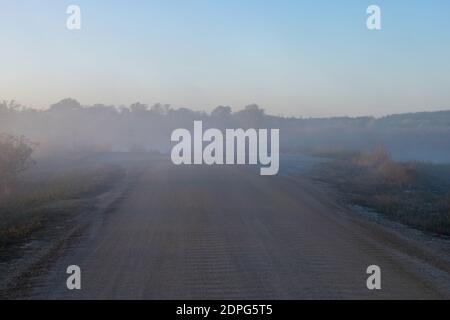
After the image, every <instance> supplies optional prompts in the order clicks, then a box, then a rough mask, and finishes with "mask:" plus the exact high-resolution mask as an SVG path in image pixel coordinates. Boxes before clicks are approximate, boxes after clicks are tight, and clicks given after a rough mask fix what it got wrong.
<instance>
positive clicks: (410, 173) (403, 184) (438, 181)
mask: <svg viewBox="0 0 450 320" xmlns="http://www.w3.org/2000/svg"><path fill="white" fill-rule="evenodd" d="M330 159H331V161H330V162H327V163H321V164H318V165H317V166H316V167H315V168H314V170H313V176H314V177H315V178H316V179H319V180H321V181H323V182H326V183H328V184H330V185H332V186H333V187H335V188H336V189H337V190H338V191H339V192H340V193H341V194H342V195H343V197H344V199H346V200H347V201H348V202H351V203H352V204H355V205H359V206H363V207H366V208H370V209H372V210H374V211H376V212H378V213H380V214H382V215H384V216H385V217H387V218H390V219H393V220H395V221H398V222H401V223H403V224H406V225H408V226H411V227H414V228H417V229H420V230H422V231H426V232H431V233H434V234H438V235H445V236H450V165H437V164H431V163H397V162H394V161H392V160H391V158H390V156H389V154H388V153H387V152H386V151H385V150H384V149H383V148H377V149H376V150H375V151H374V152H373V153H359V154H356V155H355V154H351V153H349V154H347V155H346V156H343V154H342V153H340V154H339V155H338V156H337V157H333V156H330Z"/></svg>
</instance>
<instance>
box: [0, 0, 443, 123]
mask: <svg viewBox="0 0 450 320" xmlns="http://www.w3.org/2000/svg"><path fill="white" fill-rule="evenodd" d="M0 3H1V5H2V12H1V13H0V15H1V17H2V19H0V37H1V38H2V39H3V40H4V43H5V46H4V48H3V49H2V51H1V53H0V61H2V65H1V69H2V75H3V77H2V78H1V80H0V87H1V88H2V90H1V92H0V99H2V100H16V101H18V102H19V103H21V104H23V105H25V106H28V107H32V108H46V107H47V106H49V105H50V104H53V103H55V102H57V101H59V100H61V99H63V98H65V97H74V98H76V99H79V101H81V102H82V103H83V104H95V103H104V104H114V105H129V104H131V103H133V102H135V101H141V102H143V103H148V104H150V105H151V104H153V103H156V102H160V103H168V104H172V105H173V106H176V107H189V108H192V109H194V110H197V111H200V110H204V111H211V110H212V109H213V108H214V107H216V106H218V105H230V106H232V107H233V109H236V110H237V109H240V108H242V107H243V106H245V105H248V104H253V103H257V104H259V105H260V106H261V107H263V108H264V109H265V110H266V111H267V113H268V114H273V115H283V116H296V117H300V116H302V117H325V116H330V117H331V116H363V115H372V116H382V115H388V114H397V113H405V112H419V111H435V110H443V109H449V108H450V91H449V90H448V88H449V87H450V77H449V76H448V74H449V73H450V63H449V62H448V57H449V56H450V34H449V33H448V32H445V31H446V30H448V29H449V27H450V10H449V9H450V3H449V2H448V1H440V0H434V1H427V2H424V1H414V5H411V1H403V0H402V1H395V2H392V1H382V0H380V1H377V2H376V4H377V5H379V6H380V7H381V10H382V30H379V31H369V30H368V29H367V28H366V25H365V23H366V18H367V14H366V9H367V7H368V6H369V5H371V4H373V3H372V2H369V1H346V2H343V3H336V2H331V1H325V0H321V1H315V2H314V3H308V2H304V1H291V0H284V1H280V2H276V3H275V2H273V3H261V2H259V1H247V2H245V3H242V2H241V1H227V2H226V3H224V2H222V3H221V2H211V1H200V0H199V1H192V2H190V3H189V4H188V3H183V2H179V1H164V2H158V1H146V2H145V3H132V4H130V3H128V2H125V1H121V2H114V3H111V2H107V1H96V2H95V3H93V2H90V1H85V0H79V1H76V3H73V2H71V1H61V2H58V3H55V2H54V1H48V0H47V1H35V0H31V1H27V2H6V1H2V0H0ZM70 4H77V5H79V6H80V8H81V17H82V28H81V30H78V31H69V30H67V29H66V19H67V17H68V15H67V14H66V8H67V6H68V5H70ZM5 62H6V63H5Z"/></svg>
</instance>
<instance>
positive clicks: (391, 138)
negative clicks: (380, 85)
mask: <svg viewBox="0 0 450 320" xmlns="http://www.w3.org/2000/svg"><path fill="white" fill-rule="evenodd" d="M194 120H202V121H203V124H204V127H205V128H209V127H212V128H219V129H225V128H244V129H246V128H279V129H280V139H281V141H280V145H281V151H282V152H300V151H317V150H319V151H320V150H340V149H342V150H348V149H358V150H361V149H368V148H372V147H373V146H375V145H379V144H383V145H385V146H386V147H387V148H388V149H389V150H390V152H391V153H392V155H393V157H394V158H396V159H399V160H426V161H439V162H450V111H439V112H422V113H408V114H399V115H391V116H386V117H382V118H375V117H370V116H368V117H357V118H351V117H337V118H294V117H279V116H272V115H268V114H266V113H265V112H264V110H263V109H261V108H260V107H259V106H257V105H249V106H246V107H245V108H243V109H242V110H238V111H234V110H232V109H231V108H230V107H228V106H219V107H217V108H215V109H214V110H213V111H212V112H211V113H206V112H199V111H193V110H190V109H188V108H177V109H174V108H172V107H170V106H169V105H162V104H155V105H153V106H148V105H145V104H141V103H135V104H132V105H130V106H129V107H123V106H122V107H116V106H108V105H102V104H96V105H92V106H82V105H81V104H80V103H79V102H78V101H76V100H73V99H64V100H62V101H60V102H58V103H56V104H53V105H51V106H50V107H49V108H48V109H45V110H36V109H31V108H26V107H23V106H20V105H18V104H16V103H15V102H1V103H0V133H8V134H12V135H16V136H22V135H23V136H25V137H26V138H27V139H29V140H31V141H33V142H34V143H36V144H37V145H38V147H37V150H36V153H37V154H38V155H39V154H40V155H43V154H47V153H49V152H78V151H124V152H126V151H139V152H141V151H159V152H168V151H169V150H170V148H171V142H170V135H171V133H172V131H173V130H174V129H177V128H188V129H190V128H192V126H193V121H194Z"/></svg>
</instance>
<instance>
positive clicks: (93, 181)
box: [0, 165, 123, 247]
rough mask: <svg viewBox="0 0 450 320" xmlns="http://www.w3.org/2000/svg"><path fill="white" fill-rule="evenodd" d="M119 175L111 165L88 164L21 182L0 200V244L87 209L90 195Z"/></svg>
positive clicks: (8, 242)
mask: <svg viewBox="0 0 450 320" xmlns="http://www.w3.org/2000/svg"><path fill="white" fill-rule="evenodd" d="M122 175H123V172H122V171H121V169H120V168H118V167H115V166H111V165H90V166H83V167H77V168H72V169H70V170H59V171H58V172H56V173H52V174H50V175H45V176H43V177H42V176H41V177H39V178H37V179H30V180H26V181H22V184H21V187H20V188H19V189H18V190H17V191H16V192H15V193H14V194H13V195H12V196H11V197H9V198H8V199H7V200H5V201H3V202H1V203H0V247H3V246H6V245H8V244H10V243H13V242H16V241H18V240H21V239H24V238H26V237H29V236H30V235H32V234H33V232H35V231H37V230H40V229H42V228H43V227H45V226H46V225H48V224H49V223H51V222H54V221H58V219H64V218H67V217H70V215H73V214H76V213H77V212H80V211H81V210H84V209H86V208H88V207H89V206H90V205H91V203H92V201H89V199H90V198H92V197H95V196H97V195H99V194H101V193H102V192H104V191H106V190H107V189H108V188H110V187H111V186H112V185H113V184H114V183H115V182H117V181H118V180H119V179H120V177H121V176H122Z"/></svg>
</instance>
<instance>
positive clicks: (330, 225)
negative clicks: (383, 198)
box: [27, 162, 450, 299]
mask: <svg viewBox="0 0 450 320" xmlns="http://www.w3.org/2000/svg"><path fill="white" fill-rule="evenodd" d="M95 219H96V221H94V222H93V223H92V226H91V228H89V229H88V230H87V231H86V232H85V234H83V236H82V237H81V238H80V239H77V241H74V242H73V243H71V244H70V245H69V246H68V247H66V248H64V250H63V251H64V254H62V255H61V256H60V257H59V258H57V259H56V260H55V261H54V262H53V263H52V264H50V265H49V267H48V270H45V272H44V273H43V274H42V276H40V277H39V278H38V279H36V280H35V281H34V287H33V290H31V291H32V292H30V293H28V294H27V297H29V298H39V299H42V298H64V299H79V298H81V299H313V298H319V299H328V298H332V299H334V298H338V299H343V298H369V299H370V298H449V297H450V294H449V292H450V290H449V288H450V276H449V272H450V266H449V264H448V258H449V252H445V251H442V250H440V249H438V248H435V247H433V246H428V245H422V244H419V243H418V242H417V241H415V240H411V239H410V240H408V239H407V238H406V237H403V236H402V235H400V233H398V232H397V231H393V230H389V229H387V228H385V227H383V226H381V225H379V224H377V223H375V222H373V221H369V220H367V219H365V218H363V217H361V215H358V214H356V213H353V212H351V211H349V210H348V209H345V208H343V207H341V206H339V205H338V204H337V203H336V202H335V201H334V200H333V194H332V193H331V192H330V191H327V190H326V189H324V188H322V187H320V186H318V185H315V184H314V183H312V182H310V181H309V180H308V179H306V178H304V177H302V176H301V175H288V174H280V175H279V176H276V177H262V176H259V175H258V173H257V172H256V171H254V170H249V169H248V168H244V167H238V166H234V167H230V166H228V167H227V166H222V167H202V166H200V167H194V166H184V167H175V166H173V165H172V164H170V163H167V162H158V163H154V164H149V165H148V166H146V167H145V169H142V172H141V173H140V174H139V175H138V176H137V178H136V179H135V180H133V183H132V184H131V186H130V189H129V190H128V192H127V193H126V194H125V196H124V198H123V200H121V201H120V202H119V203H118V205H117V206H116V207H115V208H114V210H110V212H108V213H106V214H104V215H103V216H102V218H95ZM99 219H100V220H101V221H100V220H99ZM72 264H76V265H79V266H80V267H81V270H82V290H81V291H69V290H67V288H66V279H67V276H68V275H67V274H66V273H65V271H66V268H67V266H69V265H72ZM374 264H375V265H379V266H380V267H381V270H382V290H380V291H369V290H368V289H367V288H366V279H367V277H368V275H367V274H366V268H367V267H368V266H369V265H374Z"/></svg>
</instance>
